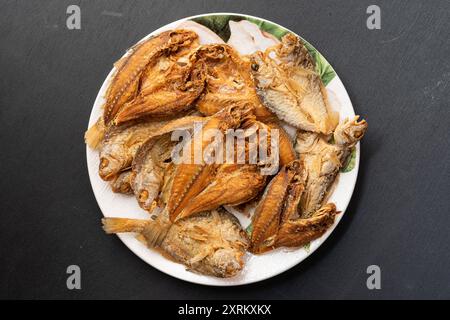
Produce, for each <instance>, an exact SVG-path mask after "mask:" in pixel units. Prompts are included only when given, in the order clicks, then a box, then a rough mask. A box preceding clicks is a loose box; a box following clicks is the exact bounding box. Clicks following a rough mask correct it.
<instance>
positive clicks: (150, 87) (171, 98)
mask: <svg viewBox="0 0 450 320" xmlns="http://www.w3.org/2000/svg"><path fill="white" fill-rule="evenodd" d="M182 53H184V51H182ZM204 86H205V72H204V66H203V64H199V63H195V62H194V61H191V60H189V59H188V58H187V57H186V56H180V55H174V56H169V57H161V58H159V60H158V61H156V63H155V64H154V65H150V66H149V67H148V68H147V70H146V71H145V76H144V77H143V80H142V85H141V88H140V91H139V94H138V95H137V96H136V98H134V99H133V100H131V101H130V102H128V103H126V104H125V105H124V107H123V108H122V110H121V111H119V113H118V114H117V117H116V122H117V123H123V122H125V121H129V120H133V119H139V118H142V117H147V118H153V119H154V118H159V119H167V118H173V117H175V116H178V115H179V114H180V113H183V112H186V111H188V110H189V109H190V108H191V107H192V106H193V102H194V100H195V99H197V98H198V96H199V95H200V94H201V92H202V91H203V89H204Z"/></svg>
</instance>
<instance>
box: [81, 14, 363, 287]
mask: <svg viewBox="0 0 450 320" xmlns="http://www.w3.org/2000/svg"><path fill="white" fill-rule="evenodd" d="M230 15H231V16H234V17H238V18H239V19H240V18H242V19H250V20H252V21H253V22H259V23H260V24H266V26H267V24H268V25H269V26H271V27H272V28H273V27H275V28H280V29H282V28H283V27H281V26H279V25H277V24H275V23H272V22H270V21H267V20H264V19H261V18H256V17H252V16H248V15H238V14H232V13H214V14H205V15H199V16H194V17H188V18H185V19H181V20H178V21H175V22H173V23H171V24H168V25H166V26H164V27H162V28H160V29H158V30H156V31H154V32H152V33H151V34H149V35H148V36H147V37H149V36H151V35H154V34H158V33H160V32H162V31H164V30H168V29H173V28H176V27H177V26H179V25H180V24H181V23H184V25H186V23H185V21H187V20H191V19H194V18H197V19H198V18H204V17H211V16H216V17H218V16H230ZM261 28H262V27H261ZM286 30H287V29H286ZM288 31H290V30H288ZM290 32H292V31H290ZM147 37H145V38H144V39H146V38H147ZM144 39H143V40H144ZM209 39H210V38H209ZM205 41H208V39H206V40H205ZM233 41H235V38H234V40H233ZM269 42H270V41H269ZM246 50H247V49H246ZM324 61H325V62H326V60H324ZM112 62H113V61H111V63H112ZM113 70H114V69H113ZM113 70H111V72H110V73H109V74H108V76H107V77H106V79H105V81H104V82H103V85H102V87H101V88H100V91H99V92H98V95H97V98H96V99H95V102H94V106H93V108H92V112H91V116H90V119H89V127H90V126H91V125H93V124H94V123H95V121H96V120H97V118H98V117H99V116H100V115H101V113H102V112H101V106H102V105H103V103H104V94H105V92H106V89H107V86H108V84H109V81H110V79H111V76H112V74H113ZM326 88H327V91H328V93H329V99H330V103H331V105H332V107H333V108H334V109H336V110H338V111H339V112H340V117H341V120H342V119H344V118H346V117H351V116H354V115H355V112H354V110H353V106H352V103H351V101H350V98H349V96H348V94H347V91H346V90H345V87H344V85H343V84H342V82H341V80H340V79H339V77H338V76H337V75H335V76H334V78H333V79H332V80H331V81H330V82H329V83H328V84H327V87H326ZM359 148H360V147H359V144H358V145H357V146H356V154H355V155H356V157H355V165H354V168H353V170H351V171H349V172H346V173H340V174H339V177H338V181H337V184H336V187H335V188H334V190H333V193H332V195H331V197H330V200H329V201H330V202H334V203H335V204H336V207H337V209H338V210H339V211H341V212H342V213H341V214H339V215H338V216H337V218H336V221H335V223H334V225H333V226H332V227H331V228H330V229H329V230H328V231H327V232H326V233H325V234H324V235H323V236H322V237H321V238H319V239H316V240H314V241H312V242H311V244H310V246H309V248H298V249H296V250H290V249H289V250H288V249H277V250H274V251H272V252H269V253H267V254H264V255H259V256H254V255H251V254H248V258H247V261H246V265H245V268H244V270H242V272H241V273H240V274H239V275H238V276H236V277H233V278H229V279H219V278H215V277H211V276H204V275H199V274H196V273H192V272H190V271H187V270H186V269H185V267H184V266H183V265H182V264H177V263H174V262H172V261H170V260H168V259H166V258H164V257H163V256H161V255H160V254H159V253H157V252H156V251H153V250H150V249H148V248H147V247H146V246H145V245H143V244H142V243H141V242H139V241H138V240H136V238H135V235H134V234H120V235H118V236H119V238H120V239H121V240H122V241H123V242H124V243H125V245H126V246H127V247H128V248H129V249H130V250H131V251H133V252H134V253H135V254H136V255H137V256H139V257H140V258H141V259H143V260H144V261H145V262H147V263H148V264H150V265H151V266H153V267H154V268H156V269H158V270H160V271H162V272H164V273H166V274H168V275H171V276H173V277H175V278H178V279H182V280H185V281H189V282H193V283H198V284H204V285H214V286H233V285H243V284H248V283H253V282H257V281H262V280H265V279H268V278H271V277H274V276H276V275H278V274H280V273H282V272H284V271H286V270H288V269H290V268H292V267H293V266H295V265H297V264H299V263H300V262H301V261H303V260H304V259H305V258H306V257H308V256H309V255H310V254H312V253H313V252H314V251H315V250H316V249H317V248H318V247H319V246H320V245H321V244H322V243H323V242H324V241H325V240H326V239H327V238H328V236H329V235H330V233H331V232H333V230H334V229H335V227H336V226H337V224H338V223H339V221H340V220H341V219H342V217H343V216H344V212H345V210H346V208H347V206H348V203H349V202H350V198H351V196H352V193H353V189H354V187H355V183H356V178H357V175H358V167H359V157H360V149H359ZM86 156H87V165H88V171H89V178H90V180H91V185H92V189H93V191H94V195H95V198H96V199H97V203H98V205H99V207H100V209H101V211H102V213H103V215H104V216H105V217H124V218H141V219H146V218H148V217H149V216H148V214H147V212H146V211H144V210H142V209H141V208H140V207H139V206H138V204H137V202H136V200H135V198H134V196H129V195H121V194H116V193H113V192H112V191H111V189H110V187H109V185H108V183H106V182H105V181H103V180H101V179H100V177H99V175H98V164H99V157H98V152H97V151H93V150H91V149H90V148H89V147H87V148H86ZM99 219H100V217H99ZM244 227H245V225H244ZM98 232H102V230H101V229H100V228H99V231H98ZM99 250H101V248H99Z"/></svg>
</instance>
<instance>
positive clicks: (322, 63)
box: [192, 15, 336, 86]
mask: <svg viewBox="0 0 450 320" xmlns="http://www.w3.org/2000/svg"><path fill="white" fill-rule="evenodd" d="M192 20H193V21H195V22H197V23H199V24H201V25H204V26H205V27H207V28H209V29H210V30H212V31H213V32H215V33H216V34H217V35H218V36H219V37H220V38H221V39H222V40H223V41H225V42H226V41H228V39H229V38H230V34H231V33H230V26H229V21H230V20H231V21H241V20H247V21H250V22H252V23H254V24H256V25H257V26H258V27H259V29H260V30H262V31H265V32H267V33H270V34H271V35H273V36H275V37H276V38H277V39H278V40H281V38H282V37H283V36H284V35H285V34H286V33H288V32H289V31H288V30H286V29H285V28H283V27H281V26H278V25H276V24H274V23H271V22H268V21H263V20H260V19H257V18H252V17H245V16H235V15H211V16H202V17H197V18H194V19H192ZM303 41H304V42H305V46H306V48H307V49H308V51H309V53H310V54H311V56H312V57H313V59H314V60H315V62H316V72H317V73H318V74H319V75H320V78H321V79H322V82H323V84H324V85H325V86H326V85H328V84H329V83H330V82H331V80H333V78H334V77H335V76H336V72H335V71H334V69H333V67H332V66H331V65H330V64H329V63H328V61H327V60H326V59H325V58H324V57H323V56H322V55H321V54H320V52H319V51H317V49H316V48H314V47H313V46H312V45H311V44H310V43H309V42H307V41H305V40H303Z"/></svg>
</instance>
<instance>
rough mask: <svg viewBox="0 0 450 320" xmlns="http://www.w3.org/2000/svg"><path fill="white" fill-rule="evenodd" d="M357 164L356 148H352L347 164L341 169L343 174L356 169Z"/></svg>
mask: <svg viewBox="0 0 450 320" xmlns="http://www.w3.org/2000/svg"><path fill="white" fill-rule="evenodd" d="M355 162H356V147H353V148H352V151H351V153H350V156H349V157H348V160H347V163H346V164H345V165H344V166H343V167H342V168H341V172H349V171H352V170H353V168H355Z"/></svg>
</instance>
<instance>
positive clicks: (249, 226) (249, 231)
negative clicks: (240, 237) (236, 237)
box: [245, 223, 253, 237]
mask: <svg viewBox="0 0 450 320" xmlns="http://www.w3.org/2000/svg"><path fill="white" fill-rule="evenodd" d="M245 232H247V235H248V236H249V237H251V236H252V232H253V223H250V224H249V225H248V226H247V228H245Z"/></svg>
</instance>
